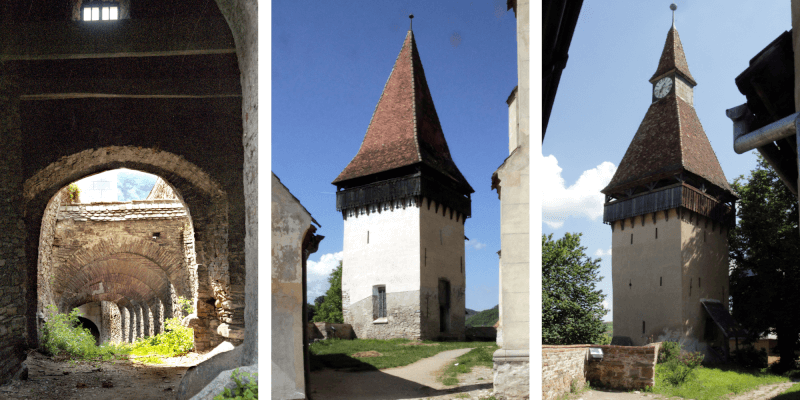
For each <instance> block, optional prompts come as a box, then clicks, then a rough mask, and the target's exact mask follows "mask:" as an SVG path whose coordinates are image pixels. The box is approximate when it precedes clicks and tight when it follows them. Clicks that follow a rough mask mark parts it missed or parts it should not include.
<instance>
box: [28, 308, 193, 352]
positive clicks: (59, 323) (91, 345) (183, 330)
mask: <svg viewBox="0 0 800 400" xmlns="http://www.w3.org/2000/svg"><path fill="white" fill-rule="evenodd" d="M47 311H48V314H49V318H48V320H47V321H46V322H45V323H44V327H43V329H42V343H41V344H42V348H43V350H44V351H45V352H46V353H49V354H50V355H53V356H63V357H67V358H69V359H73V360H110V359H112V358H113V359H127V358H129V357H128V356H145V357H136V358H134V359H133V360H134V361H136V362H142V363H150V364H156V363H158V364H160V363H162V360H161V359H160V358H159V357H175V356H178V355H181V354H185V353H188V352H189V351H190V350H192V348H194V330H192V328H189V327H185V326H182V325H181V323H180V320H179V319H177V318H170V319H167V320H166V321H165V323H166V331H165V332H164V333H161V334H158V335H155V336H152V337H148V338H143V339H140V340H137V341H136V342H134V343H121V344H111V343H103V344H102V345H100V346H97V345H96V344H95V338H94V336H92V334H91V333H89V330H88V329H86V328H82V327H80V325H79V322H78V313H79V312H78V309H77V308H76V309H73V310H72V312H70V313H69V314H61V313H59V312H58V310H57V309H56V307H55V306H50V308H48V310H47Z"/></svg>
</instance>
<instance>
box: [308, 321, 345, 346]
mask: <svg viewBox="0 0 800 400" xmlns="http://www.w3.org/2000/svg"><path fill="white" fill-rule="evenodd" d="M306 335H307V336H306V337H307V338H308V342H309V343H311V342H313V341H314V340H315V339H321V340H324V339H331V338H336V339H353V338H355V333H354V332H353V327H352V326H350V324H330V323H327V322H309V323H308V333H307V334H306Z"/></svg>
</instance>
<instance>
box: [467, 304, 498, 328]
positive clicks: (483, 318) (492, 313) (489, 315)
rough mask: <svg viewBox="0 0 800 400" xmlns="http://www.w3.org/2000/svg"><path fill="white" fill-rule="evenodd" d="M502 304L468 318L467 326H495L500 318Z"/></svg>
mask: <svg viewBox="0 0 800 400" xmlns="http://www.w3.org/2000/svg"><path fill="white" fill-rule="evenodd" d="M499 307H500V306H499V305H496V306H494V307H492V308H490V309H488V310H483V311H481V312H479V313H477V314H475V315H473V316H471V317H469V318H467V320H466V322H465V325H466V326H494V324H496V323H497V320H498V319H500V308H499Z"/></svg>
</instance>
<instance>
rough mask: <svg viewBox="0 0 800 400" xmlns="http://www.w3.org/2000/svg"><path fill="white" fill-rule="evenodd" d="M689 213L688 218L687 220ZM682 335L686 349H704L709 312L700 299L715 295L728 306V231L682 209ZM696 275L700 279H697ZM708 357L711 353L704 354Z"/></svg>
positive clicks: (711, 297)
mask: <svg viewBox="0 0 800 400" xmlns="http://www.w3.org/2000/svg"><path fill="white" fill-rule="evenodd" d="M690 217H691V220H690ZM680 228H681V258H682V262H683V264H682V269H683V276H682V282H681V302H680V304H681V305H682V315H681V322H682V325H683V328H684V331H683V333H684V337H683V339H682V341H683V343H684V348H686V349H687V350H689V351H704V352H705V351H706V345H707V344H706V343H705V340H704V333H705V325H706V318H707V317H708V313H707V312H706V311H705V309H704V308H703V305H702V304H700V299H714V300H719V301H720V302H722V304H723V307H724V308H725V309H726V310H727V308H728V295H729V294H730V291H729V289H728V264H729V263H728V231H727V229H724V228H723V229H722V231H721V232H720V225H719V224H714V223H712V222H711V221H709V220H708V219H707V218H700V219H698V216H697V214H694V213H691V212H688V211H687V212H684V213H683V215H682V217H681V219H680ZM698 278H699V280H698ZM706 357H710V354H706Z"/></svg>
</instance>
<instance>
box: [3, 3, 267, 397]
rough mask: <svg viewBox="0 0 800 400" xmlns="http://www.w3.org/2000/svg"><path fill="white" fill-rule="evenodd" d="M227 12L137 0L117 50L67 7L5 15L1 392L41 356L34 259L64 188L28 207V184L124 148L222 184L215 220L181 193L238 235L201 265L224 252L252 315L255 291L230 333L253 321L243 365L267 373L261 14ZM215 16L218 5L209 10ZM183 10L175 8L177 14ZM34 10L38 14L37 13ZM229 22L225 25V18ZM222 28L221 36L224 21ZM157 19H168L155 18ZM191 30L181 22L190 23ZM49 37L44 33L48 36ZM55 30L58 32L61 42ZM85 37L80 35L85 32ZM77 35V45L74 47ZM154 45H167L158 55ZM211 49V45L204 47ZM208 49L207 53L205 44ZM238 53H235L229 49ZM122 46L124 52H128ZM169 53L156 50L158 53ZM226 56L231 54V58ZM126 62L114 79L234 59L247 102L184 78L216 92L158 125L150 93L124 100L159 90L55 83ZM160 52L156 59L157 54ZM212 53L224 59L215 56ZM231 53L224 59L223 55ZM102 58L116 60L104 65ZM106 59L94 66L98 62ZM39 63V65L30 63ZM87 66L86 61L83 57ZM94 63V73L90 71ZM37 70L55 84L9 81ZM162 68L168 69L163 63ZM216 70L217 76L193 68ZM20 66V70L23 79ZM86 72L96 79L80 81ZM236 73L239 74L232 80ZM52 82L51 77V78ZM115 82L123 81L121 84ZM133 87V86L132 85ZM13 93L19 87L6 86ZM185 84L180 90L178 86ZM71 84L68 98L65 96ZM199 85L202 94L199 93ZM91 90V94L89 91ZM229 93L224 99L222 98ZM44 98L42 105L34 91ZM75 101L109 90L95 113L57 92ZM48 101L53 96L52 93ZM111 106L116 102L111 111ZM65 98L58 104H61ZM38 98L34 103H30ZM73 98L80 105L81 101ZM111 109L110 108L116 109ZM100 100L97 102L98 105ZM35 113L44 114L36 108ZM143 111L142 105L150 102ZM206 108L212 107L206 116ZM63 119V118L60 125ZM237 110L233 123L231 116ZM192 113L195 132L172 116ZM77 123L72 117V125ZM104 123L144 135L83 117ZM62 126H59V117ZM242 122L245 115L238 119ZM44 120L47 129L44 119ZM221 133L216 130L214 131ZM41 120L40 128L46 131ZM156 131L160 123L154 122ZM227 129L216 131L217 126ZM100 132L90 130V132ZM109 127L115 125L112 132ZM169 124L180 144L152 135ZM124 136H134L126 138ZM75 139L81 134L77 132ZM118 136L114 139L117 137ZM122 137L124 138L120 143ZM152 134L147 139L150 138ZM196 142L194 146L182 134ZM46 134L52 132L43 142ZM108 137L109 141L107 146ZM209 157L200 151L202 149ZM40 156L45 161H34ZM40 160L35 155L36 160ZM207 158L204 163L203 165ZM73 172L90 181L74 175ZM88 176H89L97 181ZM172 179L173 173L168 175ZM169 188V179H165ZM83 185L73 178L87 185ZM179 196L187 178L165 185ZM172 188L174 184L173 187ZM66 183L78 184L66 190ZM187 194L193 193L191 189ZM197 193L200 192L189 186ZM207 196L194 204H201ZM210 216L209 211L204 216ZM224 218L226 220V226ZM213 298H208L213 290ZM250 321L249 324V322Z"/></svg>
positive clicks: (237, 293) (178, 100)
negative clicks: (188, 167) (78, 157)
mask: <svg viewBox="0 0 800 400" xmlns="http://www.w3.org/2000/svg"><path fill="white" fill-rule="evenodd" d="M215 2H216V4H217V6H218V7H213V6H212V7H208V8H206V7H205V6H204V7H203V9H202V10H201V11H202V12H204V13H205V11H206V10H207V11H208V13H207V14H205V16H207V17H209V19H208V20H207V21H205V22H208V23H203V24H197V20H196V19H194V18H186V17H185V15H184V14H186V15H188V14H190V13H184V11H185V10H189V11H191V9H192V8H197V7H196V4H195V3H193V2H167V3H165V2H161V1H156V0H137V1H132V2H131V19H130V20H128V21H130V22H128V21H126V23H127V24H128V25H127V26H128V27H130V30H129V31H126V32H127V33H125V34H120V35H117V37H114V38H110V39H113V40H106V39H109V37H107V36H105V35H104V36H103V38H100V39H98V38H93V37H91V36H92V35H91V34H88V35H87V34H85V32H76V31H75V29H74V27H73V26H71V25H69V24H66V23H62V22H61V21H67V20H69V19H70V18H71V17H70V15H71V13H72V10H71V8H70V7H69V4H68V3H63V2H45V3H42V2H36V7H33V3H32V2H31V0H9V1H5V2H2V4H0V31H2V34H0V42H2V43H0V49H2V51H0V60H3V61H4V62H5V63H4V68H3V70H2V71H0V75H3V76H2V77H0V81H2V82H0V91H2V92H3V96H0V152H2V154H3V155H4V157H3V158H2V159H0V172H2V173H0V198H2V199H4V200H5V201H4V202H0V217H2V218H0V243H2V244H3V245H4V246H2V247H0V282H2V283H0V289H2V291H3V294H4V296H3V297H2V298H0V309H2V310H5V311H4V312H3V313H2V316H4V317H6V322H5V323H4V326H5V327H6V328H7V329H6V330H5V331H4V332H2V333H0V360H2V361H0V377H2V378H0V379H1V380H2V381H3V382H5V381H6V380H7V379H10V378H12V377H13V376H15V374H18V373H20V372H21V371H23V369H22V368H21V366H22V361H23V360H24V358H25V349H26V347H30V346H35V345H36V333H35V331H36V321H35V320H36V293H37V290H36V289H37V286H38V277H37V274H36V268H35V266H36V258H37V256H36V255H37V252H38V247H37V246H38V237H39V236H38V234H39V229H40V227H41V222H42V214H43V210H44V209H45V207H46V205H47V201H48V200H49V199H50V198H51V197H52V195H54V194H55V192H56V190H57V189H58V187H60V186H58V185H52V186H51V185H48V186H47V188H46V190H45V192H47V193H42V195H40V196H37V197H36V198H34V199H32V200H31V199H25V198H24V196H23V195H22V193H23V191H24V189H23V185H24V183H25V182H26V181H27V180H28V179H29V178H30V177H31V176H33V175H34V174H35V173H36V172H37V171H40V170H41V169H43V168H45V167H46V166H47V165H50V164H52V163H56V162H57V161H58V160H59V159H60V158H61V157H63V156H65V155H70V154H78V153H80V152H82V151H85V150H87V149H99V148H103V147H108V146H114V145H120V146H130V147H142V148H149V149H151V150H152V151H159V149H163V150H166V151H169V152H172V153H173V154H176V155H179V156H180V157H184V158H185V159H186V160H187V161H189V162H190V163H193V164H195V165H197V166H198V167H200V169H201V170H203V171H206V172H208V174H209V175H210V176H212V178H213V179H214V180H215V181H217V182H221V186H222V187H223V189H224V193H225V194H226V195H227V201H228V206H229V207H228V208H227V209H213V208H212V209H211V212H201V211H200V209H199V208H196V207H193V206H192V205H191V204H192V201H191V200H192V195H191V193H187V192H185V191H181V192H182V195H183V197H184V201H185V202H186V204H188V205H189V207H190V208H191V209H192V212H193V213H200V214H202V215H203V218H208V219H209V220H210V221H211V222H213V221H220V220H223V221H224V222H225V224H223V225H222V226H227V227H228V228H229V229H228V231H227V243H228V246H225V247H219V246H213V245H210V244H208V243H198V254H200V253H201V252H205V255H204V256H203V257H206V258H211V259H213V258H214V257H217V256H218V255H219V254H220V252H223V251H224V252H226V255H227V260H228V268H229V271H230V272H231V274H230V276H231V278H232V280H231V283H230V285H231V291H230V293H229V295H230V296H231V297H232V298H233V299H234V302H235V303H240V304H243V302H244V301H243V299H244V297H245V295H244V293H245V291H246V292H247V294H248V300H249V304H250V306H249V307H248V308H247V309H246V312H242V311H243V310H238V309H237V310H234V312H233V313H232V318H229V319H231V320H232V321H235V322H238V321H240V320H241V322H242V324H243V322H244V319H246V320H247V321H248V324H249V329H248V330H247V331H246V332H245V335H246V340H245V346H244V347H246V349H245V350H244V351H243V352H242V353H243V358H242V363H243V364H244V365H250V364H253V363H255V362H257V354H258V353H257V348H256V343H257V337H258V331H257V326H256V321H257V304H256V303H257V243H258V236H257V158H258V157H257V136H258V132H257V121H258V118H257V115H258V114H257V60H258V52H257V44H258V40H257V39H258V37H257V32H258V28H257V27H258V23H257V15H258V12H257V8H258V7H257V2H256V1H255V0H215ZM210 4H212V5H213V4H214V2H210ZM176 7H177V8H176ZM32 10H33V11H32ZM173 14H174V17H175V18H172V23H171V24H167V25H165V26H164V27H163V29H162V31H161V32H160V34H159V35H157V36H154V35H150V34H146V33H150V31H148V29H149V25H148V24H151V23H152V22H154V21H147V19H148V18H154V16H156V15H158V16H160V17H161V18H163V17H164V15H166V16H167V18H169V17H171V16H173ZM220 14H221V15H220ZM219 17H224V20H223V21H222V24H221V25H220V24H219V23H218V22H217V20H218V19H221V18H219ZM155 18H158V17H155ZM187 21H188V24H184V23H183V22H187ZM187 26H188V27H189V28H194V29H190V33H191V35H188V36H187V35H185V34H184V33H183V32H180V31H179V30H180V29H182V28H185V27H187ZM43 28H45V29H43ZM50 28H53V29H52V30H51V29H50ZM79 30H80V29H79ZM43 31H46V32H48V37H49V38H50V39H54V40H37V39H36V36H37V35H39V34H40V32H43ZM135 32H142V33H145V34H141V35H134V34H130V33H135ZM75 33H77V36H76V35H74V34H75ZM68 37H69V38H70V39H69V40H67V38H68ZM153 37H158V38H168V39H170V40H162V41H158V42H156V43H151V42H152V38H153ZM205 39H209V40H205ZM204 40H205V41H204ZM226 41H231V44H226V43H225V42H226ZM218 44H221V46H222V47H220V48H218V49H213V48H211V47H209V45H212V46H215V45H218ZM115 46H121V47H123V49H118V48H116V47H115ZM159 46H161V47H160V48H155V47H159ZM226 46H227V47H226ZM187 49H191V50H192V55H191V56H190V57H185V56H184V55H181V54H179V52H184V51H186V50H187ZM122 50H124V51H127V53H126V54H127V55H126V57H127V58H117V62H118V63H120V64H121V65H122V68H109V69H107V71H111V72H112V73H117V72H120V71H122V72H124V71H125V69H126V68H130V67H129V65H131V63H132V62H134V61H139V60H145V61H146V60H147V57H154V56H158V57H159V59H158V60H159V61H164V60H169V58H168V57H170V56H174V58H173V59H180V60H182V59H187V58H193V59H194V60H197V59H203V58H207V59H211V60H213V61H214V62H217V61H220V60H222V61H224V62H227V61H225V60H224V58H225V55H226V54H233V53H234V52H235V61H236V62H235V63H234V64H233V68H234V69H235V70H236V73H237V75H236V76H235V77H233V79H234V80H235V82H236V87H237V90H238V93H236V94H235V95H234V96H233V97H227V98H226V97H224V96H223V97H215V96H216V93H214V92H213V91H214V90H219V89H220V88H223V89H224V88H225V87H227V86H225V85H228V84H229V83H230V82H231V81H232V80H231V79H227V78H226V79H224V80H222V81H221V80H220V79H211V80H208V79H206V80H203V79H197V77H196V76H195V75H192V74H183V75H179V77H181V76H182V77H183V79H184V80H183V81H181V83H182V82H187V81H194V82H189V83H190V86H191V85H194V86H193V87H201V88H205V89H208V90H207V92H206V94H205V96H206V97H192V96H191V95H192V93H188V95H187V93H186V92H184V93H179V94H178V96H177V97H164V98H163V99H164V100H152V101H151V100H147V102H150V103H157V102H158V103H159V104H161V103H166V104H178V105H179V106H178V107H177V108H172V109H170V110H168V111H165V112H162V113H157V112H151V111H152V110H158V108H148V107H140V106H141V105H142V104H139V100H137V99H143V98H148V94H149V93H143V94H139V96H140V97H137V98H132V97H125V95H126V94H127V93H126V91H129V90H130V89H131V88H135V89H137V90H139V91H140V93H141V92H142V91H145V92H146V91H161V92H162V93H169V91H170V90H171V89H172V88H167V87H164V86H163V85H159V84H158V82H155V83H154V81H153V80H152V78H148V77H146V76H145V77H143V76H140V77H139V78H140V79H141V82H142V83H144V85H138V86H127V87H126V86H124V85H123V86H120V85H118V84H117V83H115V81H113V80H112V81H101V80H100V79H95V78H97V76H94V77H93V79H91V80H86V79H72V80H65V79H63V77H64V74H63V70H61V71H60V72H59V71H55V70H54V69H53V68H52V66H53V65H54V64H59V63H60V64H64V65H66V64H69V63H74V64H79V63H84V62H96V61H97V60H100V59H103V57H107V58H105V59H103V60H102V62H106V61H109V60H110V61H113V59H114V57H116V55H115V54H114V51H122ZM151 50H158V51H160V53H154V52H153V51H151ZM209 50H214V51H209ZM217 50H222V51H217ZM104 51H106V52H105V53H104ZM93 52H94V53H97V54H89V53H93ZM31 56H32V57H31ZM83 56H87V57H83ZM81 60H95V61H81ZM29 64H30V65H33V64H38V66H39V68H40V72H43V75H41V76H40V77H42V78H44V79H46V80H47V79H49V81H47V82H43V81H40V82H33V84H31V83H32V81H31V80H27V81H26V80H25V79H20V78H19V77H11V78H8V76H7V75H8V73H9V72H12V73H13V72H15V71H33V70H32V69H31V68H29ZM158 64H160V65H166V64H168V62H167V63H164V62H160V63H158ZM195 65H208V64H203V63H199V64H195ZM19 66H21V68H18V67H19ZM79 70H82V71H86V70H87V69H86V68H82V69H79ZM228 70H230V69H228ZM50 72H52V73H50ZM116 78H119V76H117V77H116ZM123 78H124V77H123ZM206 81H213V82H216V83H220V82H222V83H223V84H222V85H220V84H216V85H202V83H203V82H206ZM8 82H12V83H13V84H11V85H7V83H8ZM175 82H177V81H176V80H173V81H172V82H170V83H172V84H174V83H175ZM68 83H69V84H70V85H69V86H68V85H67V84H68ZM198 83H199V84H200V86H198ZM87 84H88V86H87ZM223 86H224V87H223ZM37 90H38V91H39V93H33V92H35V91H37ZM65 90H66V91H68V92H70V93H73V94H76V95H77V96H78V97H80V96H83V95H84V94H85V93H86V92H87V91H91V90H99V91H100V92H101V93H99V95H98V93H97V91H95V92H94V93H89V95H90V96H87V97H83V99H84V100H81V101H80V103H83V104H84V105H85V107H76V108H69V107H61V105H63V103H64V101H67V102H69V100H70V99H67V98H65V97H61V98H60V99H61V100H59V96H57V93H56V92H58V91H65ZM48 91H49V92H48ZM104 93H105V94H111V95H114V96H117V97H115V98H112V100H108V98H104V97H103V96H104ZM53 94H56V95H53ZM31 95H33V96H31ZM74 98H75V97H73V99H74ZM109 98H111V97H109ZM92 99H94V100H92ZM34 102H36V103H34ZM141 103H144V101H142V102H141ZM201 103H202V104H201ZM59 110H61V111H63V112H61V113H59ZM231 110H233V111H234V113H230V112H229V111H231ZM183 111H186V112H189V113H190V114H191V115H192V118H194V119H196V120H197V121H196V122H193V121H191V120H189V121H188V123H187V120H176V119H175V118H173V117H172V116H173V115H176V114H178V113H179V112H183ZM31 112H34V113H35V112H40V113H41V114H40V115H38V116H33V117H31V116H30V115H28V114H29V113H31ZM70 113H71V114H72V115H70ZM87 113H94V115H95V116H102V117H103V118H105V119H106V120H107V119H108V117H109V116H112V117H113V116H114V115H112V114H115V115H119V114H120V113H128V114H131V115H135V116H136V117H140V118H139V120H138V121H133V122H136V125H137V126H136V128H142V130H143V131H145V132H144V133H141V134H139V133H136V132H133V131H130V130H126V129H117V128H115V127H110V125H109V124H105V123H104V125H105V126H100V125H95V126H94V127H92V126H89V129H85V130H82V129H84V128H86V127H87V125H86V124H85V123H84V122H85V121H87V120H85V119H83V117H84V116H87V115H89V114H87ZM51 114H52V115H51ZM234 114H235V115H234ZM38 117H43V118H38ZM54 118H57V119H59V121H58V123H57V124H51V129H47V130H46V134H32V133H31V131H30V129H31V126H32V125H35V124H37V123H38V124H44V123H46V121H52V120H53V119H54ZM209 118H213V119H214V120H215V121H211V123H208V119H209ZM37 119H38V121H37ZM151 121H152V122H151ZM217 121H218V122H217ZM90 122H91V121H90ZM103 122H107V121H103ZM163 122H167V123H172V122H178V123H177V124H175V125H173V126H172V127H171V128H176V129H174V130H173V131H174V132H173V131H169V132H171V134H170V135H165V134H163V131H162V133H161V135H160V136H159V134H158V133H156V132H152V131H153V129H157V128H158V127H159V126H163V124H162V123H163ZM123 128H124V127H123ZM76 129H77V130H76ZM106 129H111V130H112V131H107V130H106ZM114 129H116V131H113V130H114ZM148 129H149V131H148ZM184 130H188V132H190V133H191V134H189V135H185V134H182V132H183V131H184ZM41 132H45V131H41ZM109 133H110V134H109ZM200 147H202V148H203V149H201V150H200V151H197V149H198V148H200ZM33 148H36V150H35V151H33V150H31V149H33ZM32 151H33V152H32ZM202 153H205V154H202ZM136 164H137V163H136V162H131V163H130V165H129V168H133V169H141V168H136ZM121 166H123V165H107V166H105V169H111V168H117V167H121ZM65 167H66V168H68V169H70V170H71V171H72V172H74V171H76V170H81V169H80V168H77V169H73V168H72V166H65ZM100 169H103V168H99V169H98V170H95V171H88V170H83V171H82V172H81V173H86V174H88V173H92V172H98V171H99V170H100ZM165 170H169V168H165ZM162 176H163V175H162ZM77 177H78V176H75V177H73V179H74V178H77ZM163 177H165V178H167V180H169V181H170V182H172V183H173V185H174V186H175V187H176V188H178V187H179V186H180V183H181V182H178V180H180V179H179V176H178V175H174V176H163ZM173 177H174V178H175V179H173ZM67 180H68V179H67ZM184 183H185V182H184ZM189 186H191V185H189ZM201 198H205V199H208V196H198V197H197V198H195V199H193V200H195V201H197V202H200V201H201V200H199V199H201ZM206 210H208V207H203V210H202V211H206ZM217 213H219V214H222V215H223V216H224V218H222V217H218V215H216V214H217ZM205 226H206V228H210V230H206V231H204V232H201V231H199V230H198V231H197V234H198V236H200V235H206V236H205V237H209V238H210V237H213V236H214V233H213V232H214V225H213V224H211V223H210V222H209V223H206V225H205ZM245 265H247V271H248V273H249V274H248V275H247V285H246V288H245ZM205 267H206V268H209V269H211V268H212V267H213V268H222V267H223V265H219V264H216V265H214V264H209V265H205ZM209 291H210V290H209ZM245 316H246V318H245Z"/></svg>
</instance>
